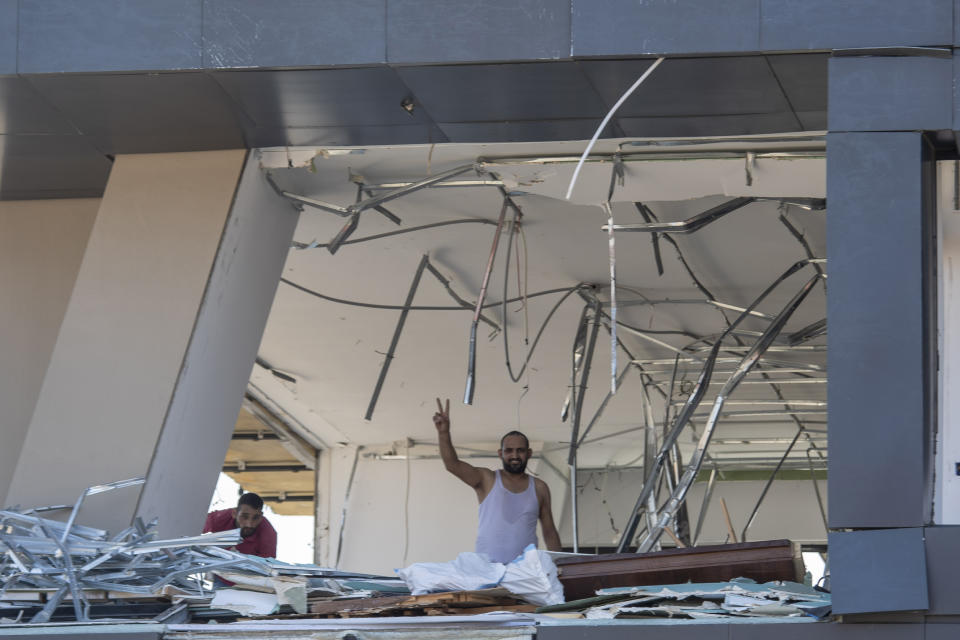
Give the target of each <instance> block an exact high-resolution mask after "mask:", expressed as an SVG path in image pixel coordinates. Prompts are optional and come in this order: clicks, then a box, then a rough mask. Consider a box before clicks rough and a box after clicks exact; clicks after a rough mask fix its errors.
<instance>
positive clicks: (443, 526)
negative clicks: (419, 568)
mask: <svg viewBox="0 0 960 640" xmlns="http://www.w3.org/2000/svg"><path fill="white" fill-rule="evenodd" d="M531 444H535V443H531ZM351 462H352V460H351ZM469 462H470V464H473V465H476V466H479V467H484V466H485V467H488V468H490V469H496V468H498V467H499V466H500V463H499V460H498V459H497V458H496V457H494V456H491V457H489V458H470V459H469ZM538 463H539V461H538V460H536V459H534V460H532V461H531V463H530V467H529V468H530V470H531V471H532V472H534V473H538V474H539V476H540V477H543V478H544V479H545V480H547V479H548V478H547V476H550V475H554V474H552V473H545V472H543V467H542V466H540V465H539V464H538ZM538 469H539V471H538ZM408 473H409V476H408ZM346 475H349V468H348V469H347V470H346ZM408 477H409V481H408ZM548 484H549V482H548ZM552 491H553V490H552ZM560 499H561V500H562V497H561V498H560ZM554 500H555V502H554V505H553V506H554V508H553V512H554V518H555V519H556V518H558V517H559V515H560V508H559V506H558V504H559V503H558V502H556V500H557V498H556V497H555V498H554ZM477 508H478V504H477V495H476V493H475V492H474V490H473V489H471V488H470V487H468V486H467V485H466V484H464V483H463V482H461V481H460V480H458V479H457V478H456V477H454V476H453V475H451V474H450V473H448V472H447V470H446V469H444V467H443V462H442V461H441V460H439V459H411V460H409V461H408V460H402V459H400V460H376V459H371V458H369V457H366V458H365V457H363V452H362V451H361V457H360V462H359V464H358V466H357V473H356V477H355V478H354V483H353V487H352V489H351V491H350V500H349V504H348V510H347V517H346V527H345V529H344V536H343V542H344V548H343V553H342V555H341V558H340V567H341V568H343V569H348V570H350V571H358V572H371V573H378V574H386V575H393V569H395V568H398V567H403V566H406V565H408V564H411V563H414V562H442V561H448V560H453V559H454V558H455V557H456V556H457V554H459V553H460V552H462V551H473V549H474V542H475V540H476V534H477ZM337 518H339V514H338V515H337ZM332 529H334V530H335V528H333V527H332ZM538 538H539V539H540V546H541V547H542V546H543V542H542V535H541V534H540V532H539V527H538Z"/></svg>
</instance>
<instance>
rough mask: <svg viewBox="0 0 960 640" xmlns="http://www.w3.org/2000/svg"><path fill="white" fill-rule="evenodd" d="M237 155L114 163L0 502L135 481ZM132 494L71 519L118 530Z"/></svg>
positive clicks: (67, 495)
mask: <svg viewBox="0 0 960 640" xmlns="http://www.w3.org/2000/svg"><path fill="white" fill-rule="evenodd" d="M244 156H245V152H244V151H242V150H238V151H214V152H202V153H177V154H154V155H130V156H119V157H117V159H116V162H115V164H114V167H113V170H112V172H111V175H110V180H109V182H108V184H107V188H106V192H105V193H104V196H103V201H102V203H101V206H100V210H99V213H98V214H97V217H96V222H95V224H94V227H93V231H92V233H91V235H90V241H89V243H88V246H87V249H86V253H85V255H84V257H83V262H82V265H81V266H80V271H79V274H78V276H77V280H76V284H75V286H74V290H73V296H72V298H71V300H70V303H69V305H68V307H67V311H66V315H65V316H64V319H63V323H62V326H61V329H60V334H59V339H58V341H57V345H56V347H55V349H54V351H53V355H52V357H51V359H50V365H49V367H48V368H47V373H46V377H45V379H44V381H43V386H42V389H41V391H40V395H39V398H38V400H37V403H36V410H35V411H34V413H33V417H32V420H31V422H30V427H29V431H28V433H27V436H26V440H25V442H24V444H23V448H22V452H21V454H20V457H19V462H18V464H17V467H16V471H15V474H14V478H13V481H12V483H11V486H10V491H9V494H8V498H7V499H8V502H11V501H12V502H18V503H21V504H23V505H31V506H32V505H42V504H51V503H61V502H72V501H73V500H74V499H75V498H76V495H77V494H78V492H79V490H81V489H82V488H83V487H86V486H88V485H92V484H97V483H103V482H110V481H115V480H120V479H124V478H128V477H131V476H136V475H142V474H145V473H146V471H147V468H148V466H149V463H150V460H151V456H152V455H153V451H154V447H155V445H156V443H157V438H158V435H159V432H160V428H161V425H162V424H163V421H164V418H165V415H166V412H167V408H168V406H169V404H170V400H171V395H172V393H173V388H174V385H175V384H176V381H177V378H178V376H179V374H180V369H181V365H182V363H183V358H184V353H185V350H186V348H187V344H188V342H189V340H190V336H191V333H192V331H193V328H194V322H195V318H196V316H197V312H198V309H199V306H200V301H201V299H202V296H203V293H204V289H205V287H206V284H207V279H208V277H209V274H210V270H211V265H212V263H213V259H214V256H215V255H216V252H217V248H218V246H219V242H220V238H221V235H222V232H223V227H224V222H225V220H226V217H227V213H228V212H229V210H230V206H231V202H232V199H233V196H234V193H235V190H236V187H237V181H238V179H239V177H240V172H241V170H242V167H243V162H244ZM138 495H139V491H138V490H137V489H123V490H121V491H120V492H117V493H116V494H113V493H111V494H104V495H101V496H95V497H93V498H91V499H90V500H89V501H88V503H87V506H86V508H85V509H84V513H83V515H82V517H81V518H80V522H90V523H92V524H96V525H97V526H102V527H104V528H110V529H114V530H115V529H118V528H122V527H124V526H126V525H127V524H128V523H129V521H130V518H131V516H132V514H133V510H134V507H135V504H136V499H137V497H138Z"/></svg>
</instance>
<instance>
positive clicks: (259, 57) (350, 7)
mask: <svg viewBox="0 0 960 640" xmlns="http://www.w3.org/2000/svg"><path fill="white" fill-rule="evenodd" d="M383 62H386V0H355V1H354V2H349V3H347V2H335V1H334V0H325V1H321V2H317V1H316V0H275V1H274V2H263V1H262V0H204V2H203V66H204V67H205V68H208V69H210V68H214V69H218V68H230V67H295V66H320V65H338V64H373V63H383Z"/></svg>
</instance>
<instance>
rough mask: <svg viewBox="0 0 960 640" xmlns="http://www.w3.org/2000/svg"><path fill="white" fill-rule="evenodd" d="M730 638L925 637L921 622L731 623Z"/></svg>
mask: <svg viewBox="0 0 960 640" xmlns="http://www.w3.org/2000/svg"><path fill="white" fill-rule="evenodd" d="M729 628H730V638H729V640H770V639H771V638H776V640H923V638H924V635H923V625H922V624H896V623H892V624H891V623H887V624H870V623H857V624H844V623H837V622H828V623H815V624H776V623H775V624H731V625H729Z"/></svg>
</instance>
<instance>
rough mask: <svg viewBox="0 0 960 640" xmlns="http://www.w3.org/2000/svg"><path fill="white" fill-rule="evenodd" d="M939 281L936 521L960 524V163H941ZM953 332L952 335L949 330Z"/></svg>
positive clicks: (939, 177)
mask: <svg viewBox="0 0 960 640" xmlns="http://www.w3.org/2000/svg"><path fill="white" fill-rule="evenodd" d="M938 170H939V176H938V178H937V184H938V185H939V189H940V193H939V202H938V210H937V217H938V221H939V227H940V229H939V233H938V234H937V237H938V240H939V242H940V272H939V273H940V277H939V287H940V291H939V296H940V304H939V312H940V331H939V334H940V363H941V366H940V393H939V394H938V395H939V400H940V425H939V429H938V430H937V440H938V442H937V463H936V483H935V486H934V522H936V523H937V524H960V475H958V473H957V471H958V469H957V465H958V463H960V394H956V393H952V392H951V390H952V389H955V388H956V386H957V381H958V379H960V333H958V332H957V331H956V330H955V327H957V326H958V322H960V208H958V207H957V206H956V205H957V204H960V203H957V202H956V198H957V197H958V195H960V194H957V189H958V188H960V187H957V186H956V181H955V178H954V171H955V170H958V167H957V162H956V161H950V162H940V163H938ZM951 328H954V330H951Z"/></svg>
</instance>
